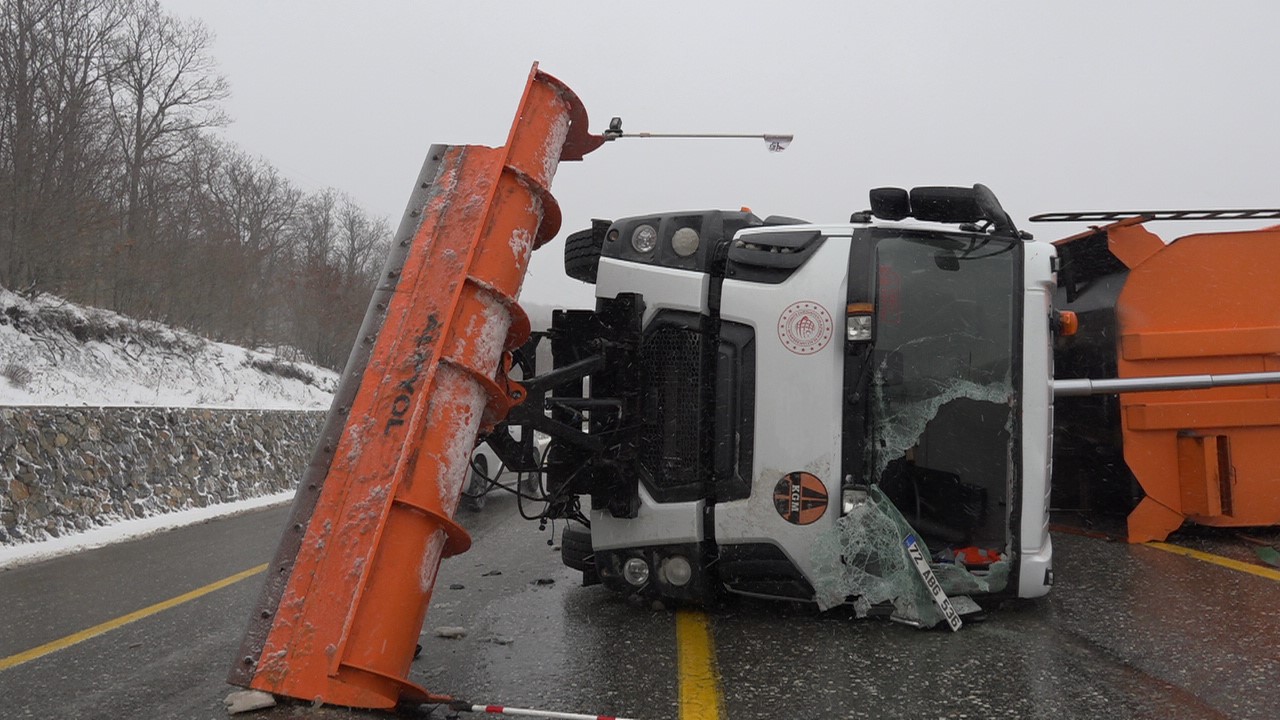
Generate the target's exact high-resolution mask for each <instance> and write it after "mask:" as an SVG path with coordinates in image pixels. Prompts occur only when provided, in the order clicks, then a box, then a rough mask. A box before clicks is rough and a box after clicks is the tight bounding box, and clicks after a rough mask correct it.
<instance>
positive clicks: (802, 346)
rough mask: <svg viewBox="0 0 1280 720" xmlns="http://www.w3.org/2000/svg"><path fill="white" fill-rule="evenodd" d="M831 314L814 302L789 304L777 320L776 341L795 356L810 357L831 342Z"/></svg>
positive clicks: (805, 301) (804, 301)
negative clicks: (780, 342) (779, 341)
mask: <svg viewBox="0 0 1280 720" xmlns="http://www.w3.org/2000/svg"><path fill="white" fill-rule="evenodd" d="M834 331H835V326H834V324H832V322H831V313H829V312H827V309H826V308H824V307H822V306H821V305H819V304H818V303H816V302H812V301H810V300H801V301H800V302H796V303H791V304H790V305H788V306H787V309H786V310H783V311H782V315H781V317H779V318H778V339H779V340H781V341H782V344H783V345H784V346H785V347H786V348H787V349H788V350H790V351H791V352H793V353H795V354H797V355H812V354H814V353H816V352H818V351H819V350H821V349H822V348H824V347H826V346H827V343H829V342H831V335H832V334H833V333H834Z"/></svg>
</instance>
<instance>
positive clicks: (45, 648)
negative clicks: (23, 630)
mask: <svg viewBox="0 0 1280 720" xmlns="http://www.w3.org/2000/svg"><path fill="white" fill-rule="evenodd" d="M266 569H267V564H266V563H263V564H261V565H259V566H257V567H253V568H249V569H248V570H245V571H244V572H238V573H236V574H235V575H232V576H231V577H226V578H223V579H221V580H218V581H217V582H211V583H209V584H208V585H205V586H204V587H201V588H196V589H195V590H192V591H191V592H188V593H183V594H182V595H179V596H177V597H175V598H170V599H168V600H165V601H164V602H158V603H156V604H155V605H150V606H148V607H144V608H142V609H141V610H135V611H133V612H131V613H129V614H128V615H121V616H120V617H118V618H116V619H114V620H108V621H106V622H104V623H102V624H100V625H94V626H93V627H91V628H89V629H87V630H81V631H80V632H78V633H74V634H71V635H68V636H66V637H64V638H59V639H58V640H54V641H53V642H47V643H45V644H44V645H41V646H39V647H34V648H31V649H30V650H26V651H24V652H20V653H18V654H17V655H10V656H9V657H7V658H0V670H8V669H9V668H11V667H15V666H18V665H21V664H22V663H25V662H30V661H32V660H35V659H36V658H40V657H44V656H45V655H48V654H49V653H51V652H56V651H58V650H62V649H63V648H68V647H71V646H72V645H75V644H76V643H81V642H84V641H85V640H88V639H90V638H95V637H98V636H99V635H102V634H103V633H108V632H111V631H112V630H115V629H116V628H119V627H124V626H125V625H128V624H129V623H131V622H136V621H138V620H141V619H143V618H145V617H150V616H152V615H155V614H156V613H158V612H163V611H165V610H168V609H169V608H172V607H177V606H178V605H181V604H182V603H185V602H189V601H191V600H195V599H196V598H198V597H203V596H205V595H208V594H209V593H211V592H213V591H214V590H221V589H222V588H224V587H226V586H228V585H234V584H236V583H238V582H240V581H241V580H244V579H246V578H251V577H253V576H254V575H257V574H259V573H261V572H262V571H263V570H266Z"/></svg>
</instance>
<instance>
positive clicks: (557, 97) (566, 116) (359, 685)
mask: <svg viewBox="0 0 1280 720" xmlns="http://www.w3.org/2000/svg"><path fill="white" fill-rule="evenodd" d="M586 120H587V116H586V111H585V110H584V109H583V107H582V104H581V102H580V101H579V100H578V98H577V97H576V96H575V95H574V94H573V92H572V91H570V90H569V89H568V88H567V87H566V86H565V85H563V84H562V83H560V82H559V81H558V80H556V79H555V78H553V77H551V76H550V75H547V74H545V73H542V72H540V71H539V70H538V66H537V64H535V65H534V67H533V70H532V71H531V72H530V74H529V81H528V83H527V85H526V86H525V91H524V96H523V98H522V99H521V101H520V107H519V109H518V111H517V113H516V119H515V121H514V123H513V124H512V127H511V132H510V135H509V136H508V138H507V143H506V145H504V146H503V147H499V148H487V147H480V146H470V145H467V146H443V145H436V146H433V147H432V148H431V151H430V153H429V155H428V159H427V161H426V163H425V164H424V166H423V170H422V173H421V175H420V176H419V179H418V185H417V187H416V188H415V190H414V192H413V195H412V196H411V197H410V201H409V207H408V210H407V212H406V216H405V218H404V221H403V223H402V224H401V226H400V230H399V232H398V233H397V235H396V237H395V241H396V245H395V247H394V249H393V251H392V253H391V256H390V257H389V258H388V262H387V268H386V270H385V273H384V276H383V278H382V280H381V281H380V285H379V287H378V288H377V289H376V291H375V292H374V296H373V299H372V301H371V303H370V308H369V313H368V315H366V317H365V322H364V326H363V327H362V328H361V331H360V336H359V338H358V340H357V343H356V347H355V349H354V350H353V351H352V355H351V359H350V361H349V362H348V366H347V371H346V373H345V374H344V376H343V380H342V383H341V384H340V386H339V389H338V393H337V395H336V396H335V399H334V404H333V407H332V408H331V409H330V411H329V416H328V419H327V421H326V425H325V428H324V430H323V432H322V435H321V439H320V441H319V442H318V443H317V445H316V448H315V450H314V453H313V455H312V459H311V463H310V465H309V466H308V468H307V470H306V472H305V473H304V475H303V477H302V480H301V482H300V483H299V486H298V494H297V498H296V499H295V501H294V505H293V513H292V516H291V518H290V520H289V525H288V527H287V528H286V530H285V534H284V537H283V538H282V540H281V544H280V548H279V550H278V552H277V554H276V558H275V560H274V562H273V563H272V565H271V566H270V570H269V571H268V572H269V576H268V579H267V583H266V587H265V588H264V590H263V595H262V599H261V601H260V604H259V607H258V608H257V609H256V610H255V612H254V615H253V617H252V618H251V620H250V626H249V629H248V631H247V633H246V636H245V639H244V642H243V644H242V646H241V651H240V653H239V654H238V656H237V658H236V661H235V663H234V665H233V667H232V671H231V674H230V676H229V681H230V682H231V683H232V684H235V685H241V686H245V687H251V688H255V689H258V690H263V691H266V692H269V693H273V694H275V695H280V696H286V697H292V698H298V699H301V700H306V701H317V700H318V701H320V702H323V703H327V704H332V705H344V706H350V707H360V708H391V707H394V706H395V705H397V704H398V703H400V702H402V701H409V702H425V701H429V700H440V699H442V698H440V697H438V696H433V695H430V694H429V693H427V692H426V691H425V690H423V689H421V688H419V687H417V686H415V685H413V684H412V683H410V682H409V681H408V679H407V677H408V672H409V666H410V663H411V662H412V660H413V656H414V650H415V646H416V644H417V639H418V634H419V632H420V631H421V628H422V623H423V619H424V617H425V615H426V609H427V606H428V604H429V603H430V600H431V591H432V588H433V585H434V582H435V576H436V571H437V570H438V568H439V565H440V561H441V559H442V558H443V557H447V556H449V555H454V554H457V553H460V552H463V551H465V550H466V549H467V548H468V547H469V546H470V544H471V540H470V538H469V537H468V536H467V534H466V532H465V531H464V530H463V529H462V528H461V527H460V526H459V525H458V524H457V523H455V522H454V520H453V515H454V512H455V510H456V508H457V505H458V500H459V497H460V494H461V491H462V486H463V483H464V480H465V478H466V475H467V473H466V470H467V467H466V466H467V463H468V461H469V458H470V455H471V451H472V449H473V447H474V446H475V442H476V437H477V436H478V434H479V433H480V432H482V431H483V430H485V429H487V428H488V427H490V426H492V424H493V423H495V422H497V421H499V420H501V419H502V418H503V417H504V416H505V415H506V412H507V410H508V409H509V408H510V406H511V405H512V404H513V403H514V402H517V401H518V399H519V397H520V391H519V387H518V386H516V385H515V384H514V383H508V382H507V381H506V380H505V376H504V374H503V363H504V359H503V358H504V353H505V351H507V350H510V349H512V348H514V347H517V346H519V345H520V344H521V343H523V342H524V340H525V339H526V338H527V336H528V334H529V324H528V320H527V318H526V317H525V315H524V313H523V311H522V310H521V309H520V307H519V306H518V305H517V304H516V297H517V295H518V293H519V291H520V286H521V283H522V282H523V280H524V274H525V270H526V268H527V266H528V262H529V255H530V253H531V252H532V251H533V250H534V249H535V248H536V247H538V246H539V245H541V244H542V243H544V242H546V241H547V240H548V239H550V238H551V237H552V236H554V235H555V233H556V232H557V230H558V229H559V225H560V211H559V209H558V207H557V206H556V204H555V201H554V200H553V199H552V197H551V195H550V194H549V191H548V188H549V186H550V184H551V180H552V177H553V176H554V174H555V170H556V167H557V164H558V163H559V162H560V161H561V160H578V159H581V158H582V156H583V155H585V154H586V153H588V152H590V151H591V150H594V149H595V148H596V147H599V145H600V144H601V143H602V142H603V139H602V138H601V137H599V136H593V135H590V134H588V133H587V129H586V124H587V123H586Z"/></svg>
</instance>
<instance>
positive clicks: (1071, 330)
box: [1058, 310, 1080, 337]
mask: <svg viewBox="0 0 1280 720" xmlns="http://www.w3.org/2000/svg"><path fill="white" fill-rule="evenodd" d="M1079 330H1080V318H1078V317H1076V314H1075V313H1074V312H1072V311H1070V310H1059V311H1058V334H1059V335H1061V336H1063V337H1070V336H1072V335H1075V334H1076V332H1078V331H1079Z"/></svg>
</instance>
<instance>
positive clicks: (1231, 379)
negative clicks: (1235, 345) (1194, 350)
mask: <svg viewBox="0 0 1280 720" xmlns="http://www.w3.org/2000/svg"><path fill="white" fill-rule="evenodd" d="M1273 383H1280V372H1257V373H1230V374H1225V375H1166V376H1162V377H1142V378H1107V379H1098V380H1091V379H1087V378H1080V379H1070V380H1054V381H1053V395H1054V397H1082V396H1086V395H1119V394H1120V393H1132V392H1156V391H1159V390H1202V389H1205V388H1213V387H1235V386H1241V385H1269V384H1273Z"/></svg>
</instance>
